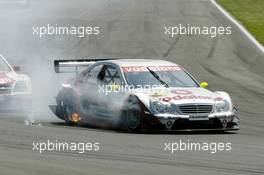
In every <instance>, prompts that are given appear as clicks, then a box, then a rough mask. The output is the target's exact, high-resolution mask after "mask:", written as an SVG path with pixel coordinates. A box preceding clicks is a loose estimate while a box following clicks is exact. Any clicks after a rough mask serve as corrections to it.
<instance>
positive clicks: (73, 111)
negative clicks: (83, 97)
mask: <svg viewBox="0 0 264 175" xmlns="http://www.w3.org/2000/svg"><path fill="white" fill-rule="evenodd" d="M64 95H65V96H64V99H63V101H62V116H63V117H62V118H63V119H64V121H65V122H66V124H69V125H74V124H77V123H79V121H80V120H81V117H80V115H79V113H78V110H77V104H76V102H75V98H74V95H73V94H72V93H67V94H64Z"/></svg>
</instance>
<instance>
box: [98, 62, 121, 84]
mask: <svg viewBox="0 0 264 175" xmlns="http://www.w3.org/2000/svg"><path fill="white" fill-rule="evenodd" d="M98 79H100V80H101V81H102V83H103V84H106V85H109V84H118V85H122V84H123V82H122V79H121V76H120V74H119V72H118V70H117V69H116V68H115V67H113V66H110V65H107V66H105V67H104V68H103V70H102V71H101V73H100V74H99V76H98Z"/></svg>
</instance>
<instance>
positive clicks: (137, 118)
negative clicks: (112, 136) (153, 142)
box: [122, 97, 142, 133]
mask: <svg viewBox="0 0 264 175" xmlns="http://www.w3.org/2000/svg"><path fill="white" fill-rule="evenodd" d="M122 118H123V122H122V123H123V126H124V127H125V128H126V129H127V130H128V131H129V132H134V133H139V132H140V131H141V125H142V110H141V107H140V103H139V101H138V100H137V99H136V97H133V98H132V100H131V99H130V100H128V103H127V105H126V107H125V109H124V110H123V112H122Z"/></svg>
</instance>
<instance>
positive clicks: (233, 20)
mask: <svg viewBox="0 0 264 175" xmlns="http://www.w3.org/2000/svg"><path fill="white" fill-rule="evenodd" d="M211 2H212V3H213V4H214V5H215V6H216V7H217V8H218V9H219V10H220V11H221V12H222V13H223V14H224V15H225V16H226V17H227V18H228V19H229V20H230V21H232V22H233V23H234V24H235V25H236V26H237V27H238V28H239V29H240V30H241V31H242V32H243V33H244V34H245V35H246V36H247V37H248V38H249V39H250V40H251V41H252V42H253V43H254V44H255V45H256V46H257V47H258V48H259V49H260V51H262V52H263V53H264V47H263V46H262V45H261V44H260V43H259V42H258V41H257V40H256V39H255V38H254V37H253V36H252V35H251V34H250V33H249V32H248V31H247V29H246V28H245V27H244V26H243V25H241V24H240V23H239V22H238V21H237V20H236V19H235V18H234V17H233V16H232V15H231V14H229V13H228V12H227V11H226V10H225V9H224V8H223V7H222V6H220V5H219V4H218V3H217V2H216V1H215V0H211Z"/></svg>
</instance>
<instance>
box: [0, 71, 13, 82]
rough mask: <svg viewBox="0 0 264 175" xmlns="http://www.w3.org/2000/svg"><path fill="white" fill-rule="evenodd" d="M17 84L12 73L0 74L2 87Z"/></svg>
mask: <svg viewBox="0 0 264 175" xmlns="http://www.w3.org/2000/svg"><path fill="white" fill-rule="evenodd" d="M14 82H15V80H14V76H13V75H12V73H10V72H0V85H1V84H2V85H3V84H13V83H14Z"/></svg>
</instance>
